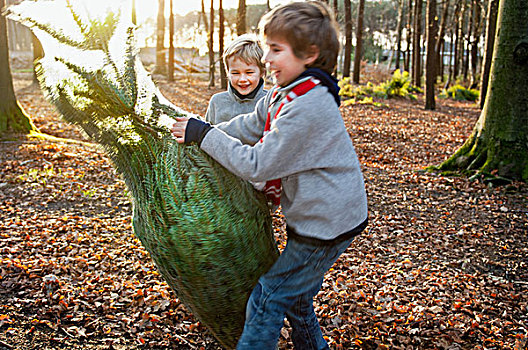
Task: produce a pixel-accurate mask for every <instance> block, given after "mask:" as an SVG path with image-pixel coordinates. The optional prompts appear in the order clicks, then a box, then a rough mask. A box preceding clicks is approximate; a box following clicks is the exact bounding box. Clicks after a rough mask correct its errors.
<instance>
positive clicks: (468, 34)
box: [462, 3, 474, 81]
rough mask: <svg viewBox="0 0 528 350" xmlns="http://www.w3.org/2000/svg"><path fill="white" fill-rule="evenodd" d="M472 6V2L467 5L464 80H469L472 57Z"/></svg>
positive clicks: (463, 55)
mask: <svg viewBox="0 0 528 350" xmlns="http://www.w3.org/2000/svg"><path fill="white" fill-rule="evenodd" d="M472 10H473V8H472V6H471V3H470V5H469V6H468V7H467V11H466V12H467V13H466V16H467V21H466V23H467V26H466V32H465V34H464V36H463V38H464V44H463V45H464V48H463V51H462V52H464V53H465V54H464V53H463V54H462V57H463V61H462V62H463V66H462V67H463V73H464V81H467V80H468V73H469V59H470V57H471V48H470V46H471V28H473V20H474V18H473V16H472Z"/></svg>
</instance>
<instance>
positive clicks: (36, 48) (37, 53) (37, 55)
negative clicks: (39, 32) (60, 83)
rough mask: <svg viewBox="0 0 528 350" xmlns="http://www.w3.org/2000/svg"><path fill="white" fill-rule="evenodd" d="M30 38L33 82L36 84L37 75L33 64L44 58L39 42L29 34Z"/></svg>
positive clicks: (33, 35)
mask: <svg viewBox="0 0 528 350" xmlns="http://www.w3.org/2000/svg"><path fill="white" fill-rule="evenodd" d="M31 38H32V42H33V82H34V83H38V79H37V73H36V72H35V62H36V61H37V60H39V59H41V58H42V57H44V49H43V48H42V44H41V43H40V40H39V39H38V38H37V37H36V36H35V34H33V32H31Z"/></svg>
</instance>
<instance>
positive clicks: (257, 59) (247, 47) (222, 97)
mask: <svg viewBox="0 0 528 350" xmlns="http://www.w3.org/2000/svg"><path fill="white" fill-rule="evenodd" d="M262 54H263V51H262V48H261V47H260V44H259V42H258V39H257V37H256V36H255V35H251V34H244V35H241V36H239V37H238V38H236V39H235V40H233V42H231V44H229V46H228V47H227V48H226V49H225V51H224V53H223V55H222V59H223V61H224V68H225V70H226V74H227V78H228V80H229V84H228V86H227V91H223V92H219V93H217V94H215V95H213V97H211V100H210V101H209V106H208V107H207V112H206V113H205V120H206V121H207V122H209V123H211V124H213V125H214V124H218V123H222V122H226V121H229V120H231V119H233V118H234V117H236V116H237V115H239V114H244V113H249V112H252V111H253V110H254V109H255V105H256V104H257V101H258V100H260V99H261V98H262V97H264V96H265V95H266V90H264V79H263V76H264V74H265V73H266V67H265V66H264V64H263V63H262Z"/></svg>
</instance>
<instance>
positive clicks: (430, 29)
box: [425, 0, 438, 110]
mask: <svg viewBox="0 0 528 350" xmlns="http://www.w3.org/2000/svg"><path fill="white" fill-rule="evenodd" d="M437 32H438V31H437V28H436V0H427V12H426V35H427V56H426V63H425V67H426V68H425V73H426V74H425V109H427V110H434V109H435V108H436V102H435V82H436V52H435V45H436V33H437Z"/></svg>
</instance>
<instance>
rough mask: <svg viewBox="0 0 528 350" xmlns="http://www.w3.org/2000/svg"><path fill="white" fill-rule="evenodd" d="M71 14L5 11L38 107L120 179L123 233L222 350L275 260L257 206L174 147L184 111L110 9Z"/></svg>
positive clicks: (249, 194) (48, 6)
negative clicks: (37, 88)
mask: <svg viewBox="0 0 528 350" xmlns="http://www.w3.org/2000/svg"><path fill="white" fill-rule="evenodd" d="M82 10H83V9H81V8H77V7H76V6H75V2H72V3H70V2H69V1H67V0H62V1H60V0H55V1H50V0H40V1H24V2H23V3H21V4H20V5H17V6H13V7H10V8H8V10H7V14H8V17H9V18H10V19H13V20H16V21H19V22H21V23H23V24H25V25H27V26H28V27H30V28H31V29H32V30H33V32H34V33H35V34H36V35H37V37H38V38H39V40H40V41H41V42H42V45H43V48H44V52H45V56H44V58H42V59H41V60H40V61H39V62H38V63H36V70H37V75H38V78H39V82H40V84H41V87H42V89H43V90H44V92H45V94H46V96H47V98H48V99H49V100H50V101H51V102H52V103H53V104H54V105H55V106H56V108H57V109H58V111H59V112H60V113H61V114H62V116H63V117H64V118H65V119H66V120H67V121H68V122H70V123H73V124H77V125H79V126H80V127H81V128H82V129H83V130H84V131H85V132H86V133H87V134H88V135H89V136H90V137H91V138H92V139H93V140H95V141H96V142H98V143H99V144H100V145H102V146H103V147H104V149H105V150H106V152H107V153H108V154H109V156H110V158H111V159H112V161H113V163H114V165H115V168H116V169H117V171H118V173H119V174H121V176H122V177H123V179H124V180H125V182H126V185H127V187H128V189H129V192H130V193H131V196H132V200H133V205H134V211H133V228H134V233H135V234H136V235H137V237H139V239H140V240H141V242H142V244H143V245H144V246H145V248H146V249H147V251H148V252H149V253H150V256H151V257H152V259H153V260H154V262H155V263H156V266H157V267H158V269H159V270H160V272H161V274H162V276H163V277H164V279H165V280H166V281H167V283H168V284H169V285H170V287H171V288H172V289H173V290H174V291H175V292H176V294H177V296H178V297H179V298H180V300H181V301H182V302H183V303H184V304H185V305H186V306H187V307H188V308H189V309H190V310H191V311H192V313H193V314H194V316H196V318H198V319H199V320H200V321H201V322H202V323H203V324H204V325H205V326H207V327H208V329H209V330H210V331H211V332H212V333H213V334H214V336H215V337H216V338H217V339H218V340H219V341H220V343H221V344H222V345H223V346H225V347H227V348H231V347H234V346H235V345H236V342H237V340H238V337H239V336H240V334H241V332H242V328H243V325H244V315H245V305H246V301H247V298H248V296H249V293H250V292H251V290H252V288H253V286H254V285H255V284H256V281H257V279H258V278H259V276H260V275H261V274H263V273H264V272H265V271H267V269H268V268H269V267H270V266H271V265H272V264H273V262H274V261H275V260H276V258H277V256H278V251H277V249H276V246H275V242H274V238H273V230H272V222H271V217H270V215H269V210H268V207H267V204H266V200H265V198H264V197H263V196H262V195H261V194H260V193H259V192H256V191H255V190H254V189H253V186H252V185H251V184H249V183H248V182H245V181H242V180H241V179H240V178H238V177H236V176H235V175H233V174H232V173H230V172H228V171H227V170H226V169H225V168H223V167H222V166H221V165H219V164H218V163H217V162H215V161H214V160H213V159H212V158H210V157H209V156H208V155H206V154H205V153H204V152H202V151H201V150H200V149H199V148H198V147H197V146H196V145H190V146H182V145H179V144H178V143H176V142H175V141H174V139H173V138H172V137H171V135H170V132H169V129H168V127H169V126H170V125H171V123H172V119H171V118H170V117H168V116H171V117H173V116H176V115H189V113H187V112H185V111H183V110H181V109H179V108H177V107H175V106H174V105H172V104H171V103H170V102H168V101H167V100H166V99H165V98H164V97H163V96H162V95H161V93H160V92H159V90H158V89H157V88H156V86H155V85H154V83H153V81H152V79H151V78H150V76H149V74H148V72H147V71H146V70H145V69H144V67H143V65H142V64H141V62H140V60H139V58H138V49H137V46H136V43H135V39H134V28H133V27H132V26H131V25H129V24H128V23H127V21H125V20H123V19H122V18H121V16H120V14H119V12H118V11H117V12H107V13H106V14H105V15H104V17H97V16H92V17H90V16H88V15H87V14H86V11H82ZM50 12H52V13H54V16H53V18H49V16H47V15H46V14H49V13H50Z"/></svg>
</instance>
